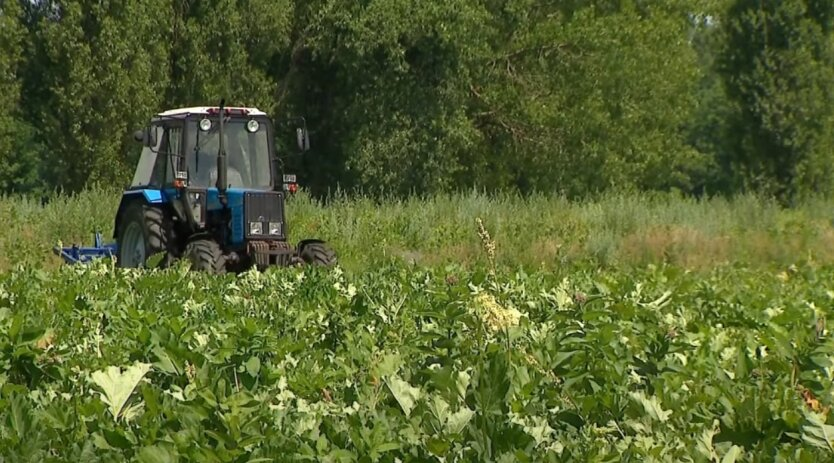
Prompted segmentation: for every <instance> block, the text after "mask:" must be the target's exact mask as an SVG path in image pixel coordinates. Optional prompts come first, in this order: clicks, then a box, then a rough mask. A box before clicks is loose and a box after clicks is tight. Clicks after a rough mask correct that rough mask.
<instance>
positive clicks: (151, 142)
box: [133, 127, 156, 147]
mask: <svg viewBox="0 0 834 463" xmlns="http://www.w3.org/2000/svg"><path fill="white" fill-rule="evenodd" d="M133 139H134V140H136V141H137V142H139V143H141V144H143V145H144V146H148V147H154V146H156V130H154V129H153V128H151V127H146V128H144V129H142V130H137V131H136V132H133Z"/></svg>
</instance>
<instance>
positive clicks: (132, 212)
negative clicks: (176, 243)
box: [116, 203, 168, 268]
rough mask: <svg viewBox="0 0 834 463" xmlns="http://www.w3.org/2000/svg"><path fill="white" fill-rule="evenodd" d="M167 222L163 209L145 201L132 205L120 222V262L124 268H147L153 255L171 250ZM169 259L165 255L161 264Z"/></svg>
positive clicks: (117, 259) (117, 260)
mask: <svg viewBox="0 0 834 463" xmlns="http://www.w3.org/2000/svg"><path fill="white" fill-rule="evenodd" d="M165 224H166V217H165V212H164V211H163V210H162V209H159V208H156V207H151V206H148V205H146V204H141V203H135V204H132V205H130V206H129V207H128V208H127V210H125V212H124V215H123V216H122V219H121V222H120V224H119V236H118V238H117V239H116V242H117V243H118V246H119V251H118V256H117V258H116V264H117V265H118V266H119V267H121V268H144V267H145V266H146V263H147V260H148V258H149V257H151V256H153V255H154V254H158V253H167V251H168V236H167V233H166V226H165ZM140 247H141V248H140ZM167 260H168V259H167V258H164V259H163V260H162V262H161V264H164V263H165V262H167Z"/></svg>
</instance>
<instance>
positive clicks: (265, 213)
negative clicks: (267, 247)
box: [243, 192, 285, 239]
mask: <svg viewBox="0 0 834 463" xmlns="http://www.w3.org/2000/svg"><path fill="white" fill-rule="evenodd" d="M243 209H244V217H245V218H246V220H245V222H244V232H245V236H246V238H266V239H284V235H285V230H284V194H283V193H277V192H276V193H265V192H248V193H246V195H245V196H244V198H243ZM250 222H261V224H262V228H263V231H264V234H263V235H250V234H249V223H250ZM270 222H273V223H279V224H281V225H280V229H281V232H280V234H278V235H269V223H270Z"/></svg>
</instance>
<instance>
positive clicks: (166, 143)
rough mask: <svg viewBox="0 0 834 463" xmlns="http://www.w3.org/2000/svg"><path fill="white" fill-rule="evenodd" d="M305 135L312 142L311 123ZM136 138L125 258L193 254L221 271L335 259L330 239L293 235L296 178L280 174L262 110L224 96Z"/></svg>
mask: <svg viewBox="0 0 834 463" xmlns="http://www.w3.org/2000/svg"><path fill="white" fill-rule="evenodd" d="M300 120H301V121H302V123H303V119H300ZM297 136H298V140H297V141H298V145H299V148H300V149H301V150H302V151H306V150H308V149H309V140H308V137H307V129H306V127H304V126H302V127H299V128H298V130H297ZM134 138H135V140H136V141H137V142H139V143H142V145H143V147H142V152H141V155H140V158H139V162H138V164H137V167H136V171H135V173H134V176H133V180H132V182H131V185H130V187H129V188H128V189H127V190H126V191H125V192H124V195H123V197H122V201H121V204H120V206H119V210H118V212H117V215H116V221H115V226H114V232H115V233H114V237H115V238H116V240H117V243H116V244H117V246H116V249H117V261H118V263H119V265H120V266H123V267H143V266H145V264H146V262H147V259H148V258H149V257H150V256H151V255H154V254H163V255H164V258H163V260H162V262H161V263H162V265H166V264H170V263H171V262H173V261H175V260H177V259H181V258H187V259H189V260H190V261H191V263H192V265H193V266H195V267H197V268H199V269H202V270H208V271H212V272H217V273H222V272H225V271H227V270H244V269H247V268H250V267H251V266H253V265H256V266H258V267H259V268H265V267H267V266H270V265H290V264H293V263H311V264H321V265H332V264H334V263H335V254H334V253H333V251H332V250H331V249H330V248H329V247H328V246H327V245H326V244H325V243H324V241H321V240H318V239H308V240H303V241H301V242H300V243H298V245H297V246H295V247H293V246H291V245H290V244H289V243H288V242H287V227H286V216H285V213H284V206H285V199H286V198H285V195H286V194H287V193H286V192H287V190H290V191H294V190H295V185H294V183H293V184H285V183H284V182H283V181H282V180H283V178H282V177H281V176H280V174H281V173H280V172H279V170H278V165H279V159H278V158H277V156H276V154H275V153H276V149H275V146H274V135H273V125H272V121H271V120H270V118H269V117H268V116H267V114H265V113H264V112H262V111H260V110H258V109H257V108H243V107H228V108H227V107H224V105H223V104H222V103H221V105H220V106H218V107H192V108H182V109H175V110H170V111H166V112H163V113H160V114H158V115H156V116H155V117H154V118H153V119H152V120H151V121H150V124H149V125H148V126H147V127H146V128H144V129H142V130H139V131H137V132H136V133H135V134H134ZM293 177H294V176H288V178H293ZM293 182H294V181H293Z"/></svg>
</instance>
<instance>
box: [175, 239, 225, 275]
mask: <svg viewBox="0 0 834 463" xmlns="http://www.w3.org/2000/svg"><path fill="white" fill-rule="evenodd" d="M185 257H186V259H188V260H189V261H190V262H191V268H193V269H194V270H197V271H200V272H208V273H215V274H222V273H226V257H225V256H223V250H222V249H220V245H219V244H217V241H214V240H210V239H199V240H194V241H192V242H190V243H188V246H186V247H185Z"/></svg>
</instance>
